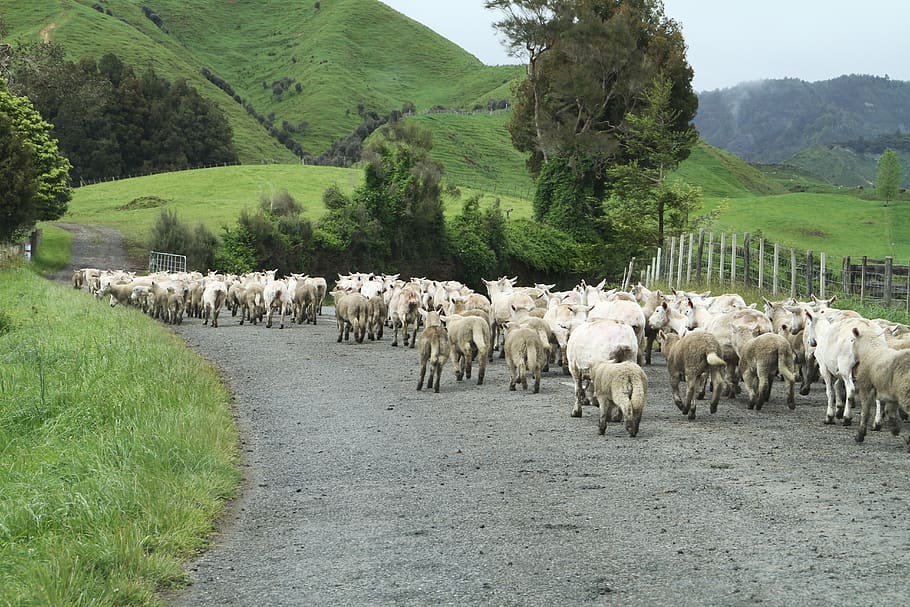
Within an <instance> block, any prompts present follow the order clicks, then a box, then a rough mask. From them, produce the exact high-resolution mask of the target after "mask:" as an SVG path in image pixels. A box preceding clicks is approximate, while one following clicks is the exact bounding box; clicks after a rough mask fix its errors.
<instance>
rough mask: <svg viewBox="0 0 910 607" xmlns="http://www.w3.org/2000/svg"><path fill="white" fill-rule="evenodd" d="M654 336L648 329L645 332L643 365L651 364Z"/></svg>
mask: <svg viewBox="0 0 910 607" xmlns="http://www.w3.org/2000/svg"><path fill="white" fill-rule="evenodd" d="M655 337H656V335H655V334H654V332H653V331H651V330H650V329H649V330H647V331H645V363H646V364H649V365H650V364H651V350H652V349H653V348H654V338H655Z"/></svg>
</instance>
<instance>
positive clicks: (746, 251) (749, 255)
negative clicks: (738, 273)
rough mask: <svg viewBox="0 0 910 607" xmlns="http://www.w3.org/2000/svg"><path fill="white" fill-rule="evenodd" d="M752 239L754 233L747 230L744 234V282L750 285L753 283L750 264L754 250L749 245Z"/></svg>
mask: <svg viewBox="0 0 910 607" xmlns="http://www.w3.org/2000/svg"><path fill="white" fill-rule="evenodd" d="M751 241H752V235H751V234H749V233H748V232H746V233H745V234H743V284H744V285H745V286H747V287H748V286H749V284H751V280H752V279H751V278H750V276H749V265H750V263H751V261H752V252H751V251H750V250H749V245H750V244H751Z"/></svg>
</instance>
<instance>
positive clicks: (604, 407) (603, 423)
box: [597, 394, 610, 436]
mask: <svg viewBox="0 0 910 607" xmlns="http://www.w3.org/2000/svg"><path fill="white" fill-rule="evenodd" d="M597 401H598V402H599V403H600V420H599V421H598V424H597V432H598V434H600V435H601V436H603V435H604V434H606V432H607V422H608V421H609V418H610V415H609V413H610V412H609V408H610V400H609V399H608V398H607V395H606V394H598V395H597Z"/></svg>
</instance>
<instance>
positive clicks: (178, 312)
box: [165, 293, 186, 325]
mask: <svg viewBox="0 0 910 607" xmlns="http://www.w3.org/2000/svg"><path fill="white" fill-rule="evenodd" d="M185 306H186V304H185V302H184V299H183V295H182V294H181V293H171V294H169V295H168V297H167V305H166V314H167V315H166V319H165V320H166V322H167V323H169V324H172V325H182V324H183V312H184V308H185Z"/></svg>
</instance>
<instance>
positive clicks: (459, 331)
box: [445, 314, 493, 386]
mask: <svg viewBox="0 0 910 607" xmlns="http://www.w3.org/2000/svg"><path fill="white" fill-rule="evenodd" d="M445 322H446V328H447V329H448V330H449V345H450V346H451V349H450V356H451V358H452V367H453V368H454V369H455V380H456V381H461V380H462V378H463V377H467V378H468V379H471V364H472V362H473V361H474V359H475V358H476V359H477V362H478V370H477V385H478V386H479V385H481V384H483V377H484V374H485V373H486V370H487V356H488V355H489V352H490V349H491V345H492V343H493V340H492V332H491V330H490V325H489V324H487V322H486V321H485V320H484V319H482V318H480V317H478V316H461V315H459V314H453V315H451V316H447V317H445Z"/></svg>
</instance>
